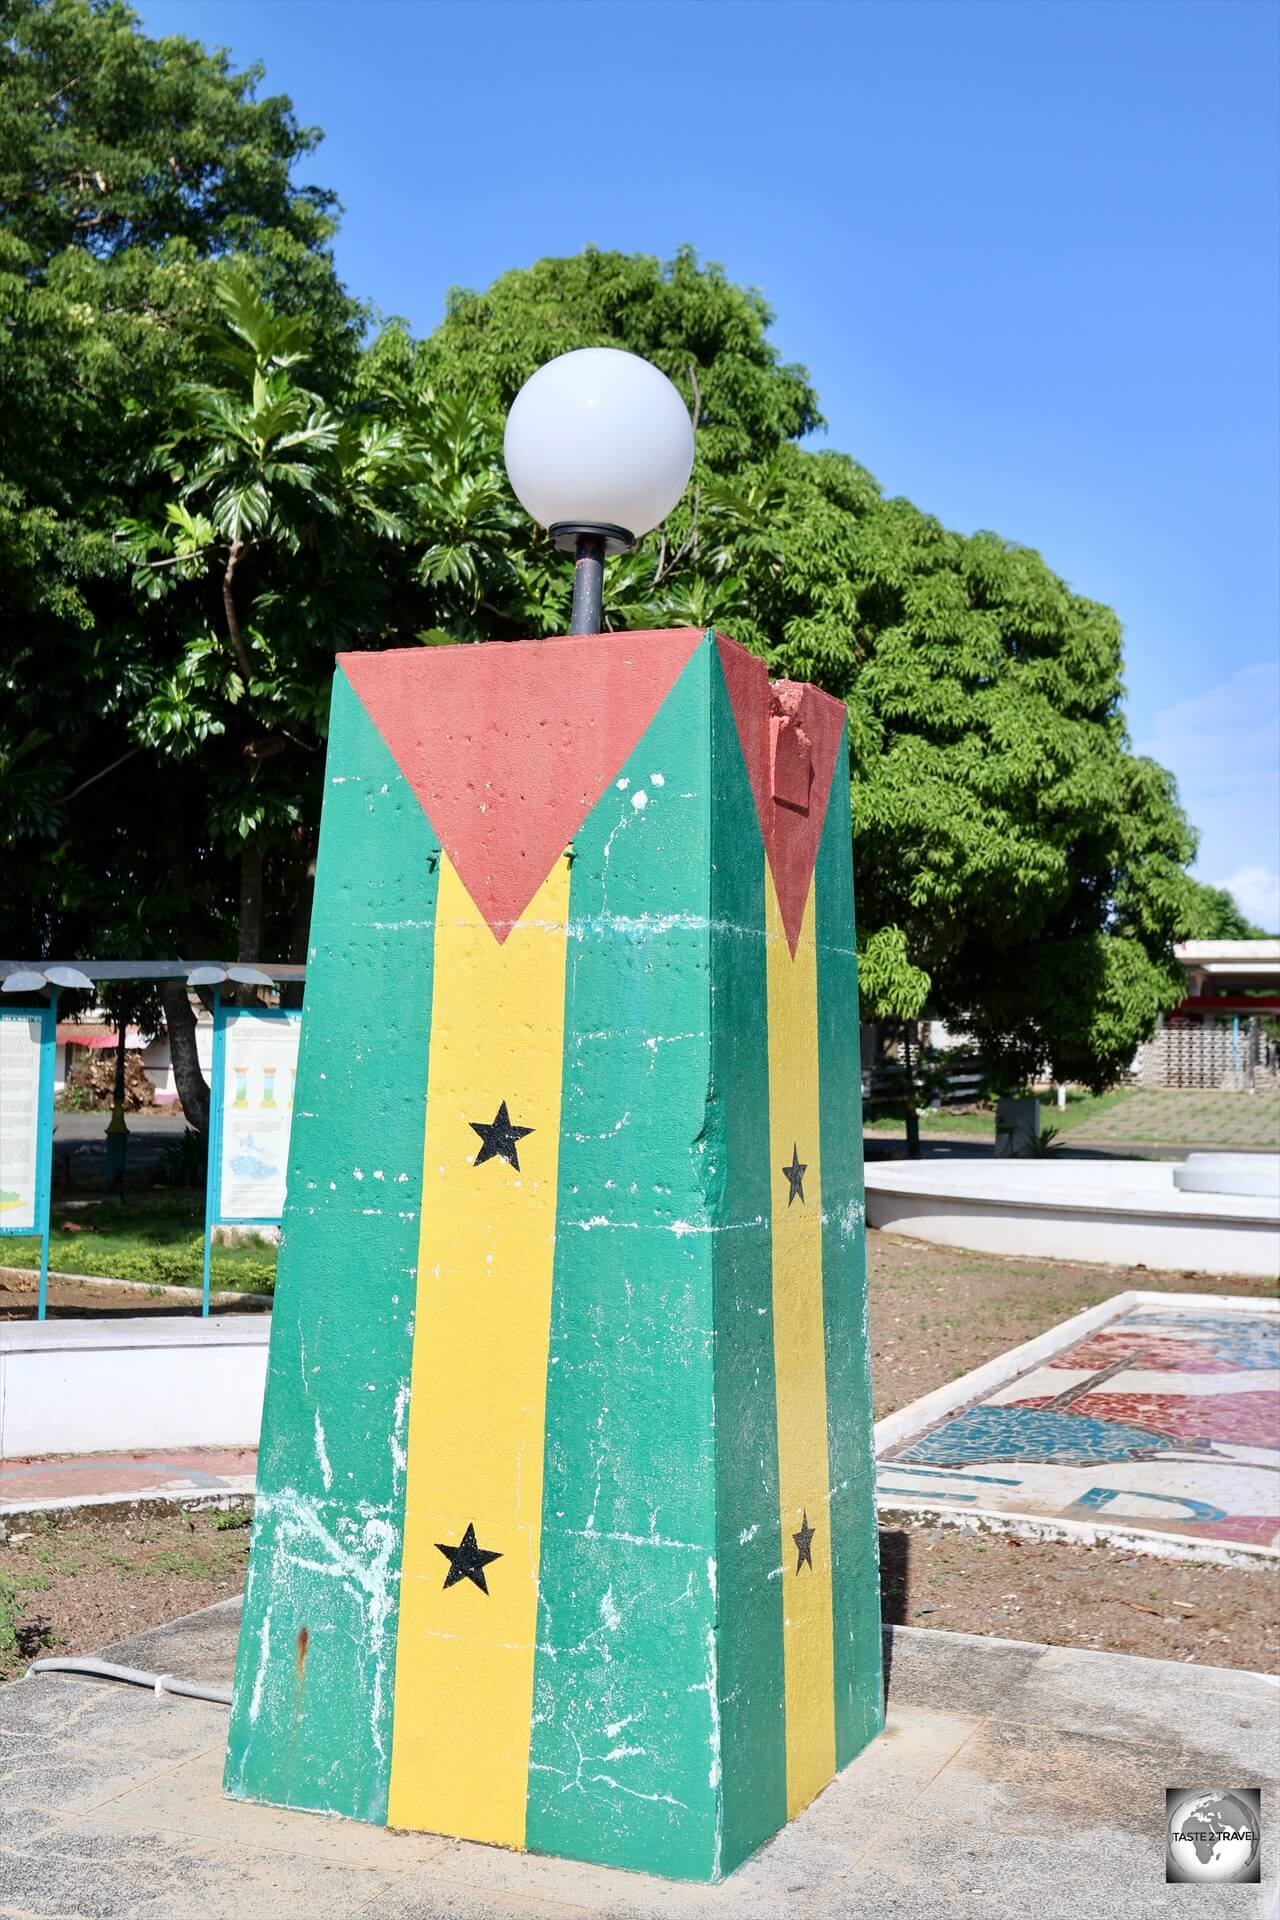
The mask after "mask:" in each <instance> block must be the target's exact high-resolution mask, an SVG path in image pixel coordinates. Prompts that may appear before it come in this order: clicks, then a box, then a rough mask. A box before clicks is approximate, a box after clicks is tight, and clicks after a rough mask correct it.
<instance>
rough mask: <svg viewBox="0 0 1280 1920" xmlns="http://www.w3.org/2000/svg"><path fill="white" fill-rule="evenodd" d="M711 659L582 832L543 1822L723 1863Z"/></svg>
mask: <svg viewBox="0 0 1280 1920" xmlns="http://www.w3.org/2000/svg"><path fill="white" fill-rule="evenodd" d="M712 657H713V656H712V650H711V648H710V647H709V646H708V645H707V644H703V645H702V646H700V647H699V649H698V650H697V652H696V653H695V654H694V655H693V657H692V659H691V660H690V662H689V665H688V666H687V667H686V669H685V671H684V673H683V674H682V676H681V678H680V679H679V681H678V682H677V683H676V686H675V687H674V689H673V690H672V692H671V694H670V695H669V696H668V698H667V700H666V702H665V703H664V705H663V707H662V709H661V711H660V712H659V714H658V716H657V718H656V719H655V720H654V722H653V724H652V725H651V726H650V728H649V730H648V732H647V733H646V734H645V736H644V737H643V739H642V740H641V742H640V744H639V746H638V747H637V748H636V750H635V752H634V753H633V754H632V755H631V758H630V759H629V761H628V762H627V764H626V766H625V767H624V768H623V771H622V775H621V781H622V782H625V785H624V784H618V785H615V786H611V787H610V788H609V789H607V791H606V793H605V795H604V797H603V798H602V799H601V800H600V801H599V802H598V804H597V805H596V807H595V808H594V810H593V812H592V813H591V815H590V816H589V818H588V819H587V821H586V822H585V824H584V825H583V827H582V828H581V829H580V831H579V832H578V833H577V834H576V835H575V837H574V861H573V869H572V892H571V898H570V908H571V916H572V927H571V933H570V941H569V957H568V970H567V982H566V1018H565V1066H564V1092H563V1108H562V1115H561V1130H562V1131H561V1144H560V1175H559V1212H558V1218H557V1226H556V1268H555V1290H554V1296H553V1301H552V1317H551V1357H550V1367H549V1370H548V1385H547V1440H546V1456H545V1479H544V1496H543V1520H542V1570H541V1581H540V1610H539V1629H538V1651H537V1659H536V1666H535V1677H534V1716H533V1730H532V1741H531V1751H530V1776H529V1802H528V1828H527V1840H528V1845H529V1846H530V1847H531V1848H533V1849H534V1850H536V1851H540V1852H544V1853H559V1854H567V1855H570V1856H572V1857H575V1858H578V1859H587V1860H596V1861H603V1862H607V1863H608V1864H610V1865H613V1866H619V1867H631V1868H635V1869H637V1870H646V1871H652V1870H653V1869H654V1868H655V1867H658V1868H659V1870H660V1871H661V1872H663V1873H665V1874H668V1875H671V1876H672V1877H677V1878H694V1879H704V1880H705V1879H709V1878H711V1877H712V1876H713V1874H714V1872H715V1867H716V1853H717V1835H718V1813H719V1768H718V1758H717V1749H718V1737H717V1719H718V1710H719V1688H718V1683H717V1675H716V1657H717V1648H716V1639H715V1620H716V1609H715V1553H716V1521H715V1459H714V1444H715V1426H714V1405H713V1394H712V1385H713V1381H712V1360H713V1347H714V1334H713V1297H712V1293H713V1290H712V1235H711V1233H710V1232H709V1228H710V1227H711V1226H712V1225H713V1224H714V1223H713V1220H712V1219H711V1217H710V1216H709V1214H708V1211H707V1209H706V1207H705V1206H704V1201H703V1186H704V1181H705V1179H706V1173H705V1162H706V1158H707V1155H708V1151H709V1142H708V1140H707V1138H706V1137H705V1133H704V1122H705V1117H706V1097H707V1076H708V1052H709V1047H708V1029H709V1003H710V974H709V944H708V925H707V923H708V912H709V893H708V889H709V884H710V882H709V876H710V838H709V824H710V804H711V803H710V791H711V789H710V771H711V769H710V732H709V726H708V695H709V687H710V666H711V660H712ZM655 776H656V779H655ZM658 782H660V784H658ZM637 801H641V802H642V803H643V804H640V805H638V804H636V803H637Z"/></svg>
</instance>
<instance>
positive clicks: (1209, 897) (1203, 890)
mask: <svg viewBox="0 0 1280 1920" xmlns="http://www.w3.org/2000/svg"><path fill="white" fill-rule="evenodd" d="M1189 886H1190V917H1189V919H1188V921H1187V928H1186V932H1185V933H1184V934H1183V936H1182V937H1183V939H1184V940H1265V939H1266V937H1267V936H1266V934H1265V933H1264V931H1263V929H1262V928H1261V927H1255V926H1254V924H1253V922H1252V920H1250V919H1248V918H1247V917H1246V915H1245V914H1243V913H1242V912H1241V911H1240V908H1239V907H1238V906H1237V905H1236V902H1235V899H1234V898H1233V896H1232V895H1231V894H1230V893H1229V892H1228V891H1227V889H1226V888H1225V887H1209V886H1206V885H1205V883H1204V881H1203V880H1192V881H1191V882H1190V883H1189Z"/></svg>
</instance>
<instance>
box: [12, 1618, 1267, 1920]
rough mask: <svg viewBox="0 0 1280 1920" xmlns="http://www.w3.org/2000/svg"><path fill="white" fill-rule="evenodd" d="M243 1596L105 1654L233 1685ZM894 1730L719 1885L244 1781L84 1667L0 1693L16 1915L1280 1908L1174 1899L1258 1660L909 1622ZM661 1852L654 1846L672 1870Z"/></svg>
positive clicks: (174, 1723)
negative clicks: (1113, 1650) (1176, 1872)
mask: <svg viewBox="0 0 1280 1920" xmlns="http://www.w3.org/2000/svg"><path fill="white" fill-rule="evenodd" d="M237 1623H238V1608H237V1606H236V1605H235V1603H222V1604H221V1605H219V1606H216V1607H212V1608H208V1609H206V1610H205V1611H204V1612H203V1613H200V1614H194V1615H191V1616H189V1617H188V1618H187V1619H185V1620H179V1621H174V1622H170V1623H169V1624H168V1625H167V1626H165V1627H163V1628H158V1629H155V1630H154V1631H152V1632H150V1633H146V1634H140V1635H136V1636H134V1637H133V1638H132V1639H131V1640H128V1641H123V1642H120V1643H118V1644H117V1645H116V1646H115V1647H113V1648H111V1649H110V1655H111V1657H112V1658H114V1659H117V1660H121V1661H124V1662H126V1663H127V1664H131V1665H136V1666H144V1667H149V1668H153V1669H157V1670H164V1671H170V1672H174V1673H180V1674H189V1675H193V1676H197V1677H202V1678H205V1679H208V1680H210V1681H214V1682H222V1683H225V1681H226V1679H227V1678H228V1676H229V1674H230V1671H231V1666H232V1663H233V1660H234V1648H235V1633H236V1627H237ZM890 1647H891V1652H892V1655H893V1661H892V1673H891V1680H890V1705H889V1720H888V1726H887V1728H886V1732H885V1734H884V1735H883V1736H882V1737H881V1738H880V1739H879V1740H877V1741H875V1742H874V1743H873V1745H872V1746H871V1747H870V1748H868V1749H867V1751H866V1752H865V1753H864V1754H863V1755H861V1756H860V1757H859V1759H858V1760H856V1761H855V1762H854V1764H853V1765H852V1766H851V1767H849V1768H848V1769H847V1770H846V1771H845V1773H844V1774H842V1775H841V1777H840V1778H839V1780H837V1781H835V1782H833V1784H832V1785H831V1786H830V1787H829V1788H828V1789H827V1790H826V1792H825V1793H823V1794H821V1795H820V1796H819V1798H818V1799H817V1800H816V1801H815V1802H814V1804H813V1805H812V1806H811V1807H809V1808H807V1809H806V1811H805V1812H804V1813H803V1814H802V1815H801V1816H800V1817H799V1818H798V1819H797V1820H795V1821H793V1822H792V1823H791V1825H790V1826H789V1827H788V1828H787V1829H786V1830H785V1832H783V1833H782V1834H780V1835H779V1836H778V1837H777V1838H776V1839H775V1840H774V1841H772V1842H771V1843H770V1845H769V1846H767V1847H765V1848H763V1849H762V1850H761V1851H760V1853H758V1854H757V1855H756V1856H755V1858H754V1859H752V1860H750V1861H748V1862H747V1863H746V1865H745V1866H743V1867H742V1868H741V1869H739V1871H738V1872H737V1873H735V1874H734V1875H732V1876H731V1877H730V1879H728V1880H727V1881H725V1882H724V1883H723V1884H722V1885H720V1886H718V1887H701V1886H690V1885H687V1884H682V1883H679V1882H673V1881H666V1880H662V1879H659V1878H657V1877H653V1876H649V1875H644V1874H626V1873H618V1872H613V1871H610V1870H607V1869H602V1868H595V1867H590V1866H585V1865H582V1864H576V1863H573V1862H568V1861H559V1860H551V1859H541V1858H536V1857H530V1856H524V1855H518V1854H513V1853H507V1852H503V1851H502V1850H500V1849H494V1848H489V1847H480V1846H472V1845H468V1844H466V1843H463V1842H459V1841H453V1840H447V1839H443V1838H440V1837H438V1836H432V1835H408V1834H396V1833H388V1832H386V1831H384V1830H382V1829H378V1828H371V1827H365V1826H360V1825H357V1824H354V1823H351V1822H348V1821H341V1820H323V1819H320V1818H317V1817H316V1816H314V1815H308V1814H300V1813H292V1812H288V1811H286V1810H283V1809H278V1808H268V1807H250V1806H245V1805H243V1804H242V1803H238V1802H229V1801H226V1800H224V1799H223V1798H222V1796H221V1791H220V1782H221V1756H222V1744H223V1740H224V1737H225V1726H226V1716H225V1710H224V1709H221V1708H219V1707H216V1706H213V1705H207V1704H202V1703H198V1702H191V1701H186V1700H181V1699H174V1698H172V1697H170V1698H166V1699H163V1700H157V1699H156V1698H155V1696H154V1695H153V1694H151V1693H148V1692H146V1691H143V1690H141V1689H137V1688H123V1687H114V1686H111V1685H105V1684H102V1683H98V1682H94V1681H91V1680H85V1679H81V1678H78V1677H69V1676H62V1675H58V1676H49V1677H48V1678H40V1679H34V1680H30V1681H25V1682H21V1683H18V1684H16V1685H13V1686H9V1687H5V1688H0V1916H3V1920H72V1917H73V1916H74V1917H75V1920H277V1916H286V1915H287V1916H289V1920H295V1916H297V1915H298V1914H305V1916H306V1920H330V1916H338V1915H341V1916H342V1917H343V1920H522V1917H523V1920H555V1916H557V1915H561V1916H564V1920H572V1917H573V1916H575V1915H577V1916H592V1920H779V1916H785V1920H851V1916H854V1915H857V1914H862V1913H874V1914H875V1915H876V1916H877V1920H895V1916H901V1917H902V1920H934V1917H935V1916H936V1920H943V1917H944V1916H945V1920H980V1917H982V1920H1004V1917H1005V1916H1009V1917H1010V1920H1024V1917H1025V1920H1146V1917H1147V1916H1148V1915H1150V1916H1153V1920H1161V1917H1162V1916H1165V1915H1175V1914H1176V1915H1177V1916H1179V1920H1184V1916H1187V1915H1190V1914H1191V1913H1192V1912H1194V1914H1195V1916H1196V1920H1200V1916H1205V1920H1224V1917H1225V1916H1227V1915H1229V1916H1230V1920H1269V1915H1268V1896H1269V1888H1266V1887H1264V1888H1262V1889H1250V1888H1238V1887H1233V1888H1222V1889H1213V1888H1197V1889H1196V1890H1195V1896H1194V1902H1193V1901H1191V1900H1190V1899H1188V1897H1187V1889H1185V1888H1179V1887H1170V1888H1166V1887H1165V1885H1164V1878H1163V1874H1164V1866H1163V1859H1164V1855H1163V1813H1164V1788H1165V1787H1166V1786H1176V1785H1200V1784H1204V1785H1205V1786H1206V1787H1213V1786H1223V1787H1229V1786H1241V1785H1246V1784H1248V1785H1252V1784H1255V1783H1260V1784H1263V1786H1264V1825H1266V1826H1268V1829H1269V1832H1270V1838H1269V1840H1268V1843H1267V1853H1266V1860H1267V1866H1268V1870H1269V1871H1273V1856H1274V1851H1275V1839H1276V1833H1275V1829H1276V1828H1277V1827H1278V1826H1280V1801H1278V1799H1277V1794H1276V1785H1275V1771H1276V1762H1275V1758H1274V1743H1275V1732H1276V1722H1277V1717H1278V1716H1277V1711H1276V1709H1277V1707H1278V1706H1280V1693H1278V1692H1277V1688H1276V1686H1275V1684H1274V1683H1273V1682H1271V1681H1269V1680H1267V1679H1265V1678H1264V1677H1262V1676H1260V1675H1253V1674H1241V1673H1230V1672H1224V1671H1220V1670H1215V1669H1210V1668H1197V1667H1193V1666H1182V1665H1172V1664H1170V1663H1167V1662H1163V1661H1149V1660H1134V1659H1130V1658H1126V1657H1124V1656H1118V1655H1109V1654H1095V1653H1081V1652H1074V1651H1068V1650H1064V1649H1051V1648H1046V1647H1042V1646H1037V1645H1033V1644H1029V1643H1026V1642H1019V1641H1002V1640H994V1639H993V1640H987V1639H980V1638H976V1637H970V1636H966V1635H961V1634H944V1633H930V1632H927V1631H924V1630H921V1629H909V1628H900V1629H897V1630H895V1631H894V1633H893V1634H892V1637H891V1641H890ZM655 1864H657V1863H655Z"/></svg>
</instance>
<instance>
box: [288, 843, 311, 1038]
mask: <svg viewBox="0 0 1280 1920" xmlns="http://www.w3.org/2000/svg"><path fill="white" fill-rule="evenodd" d="M299 838H300V840H301V849H300V851H301V856H302V857H301V862H300V866H301V872H300V874H299V879H298V891H297V893H296V894H295V895H294V900H293V911H292V912H291V913H290V915H289V954H288V957H289V959H290V960H302V961H305V960H306V957H307V946H308V942H309V941H310V938H311V907H312V902H313V900H314V897H315V890H316V843H315V835H314V834H312V833H307V832H304V831H303V830H302V829H299ZM280 1005H281V1006H282V1007H300V1006H301V1005H302V987H301V985H300V984H299V985H295V984H294V983H293V982H292V981H290V982H289V984H288V985H286V986H284V987H283V988H281V991H280Z"/></svg>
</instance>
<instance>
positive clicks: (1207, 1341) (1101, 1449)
mask: <svg viewBox="0 0 1280 1920" xmlns="http://www.w3.org/2000/svg"><path fill="white" fill-rule="evenodd" d="M878 1493H879V1495H880V1498H881V1500H884V1499H885V1498H886V1496H893V1495H896V1496H897V1497H899V1498H901V1499H908V1498H909V1499H913V1500H928V1501H929V1502H930V1503H936V1504H938V1505H940V1506H946V1507H954V1508H961V1507H965V1506H969V1507H975V1508H981V1509H982V1510H984V1511H997V1512H1000V1513H1006V1514H1019V1513H1020V1514H1026V1515H1036V1516H1038V1517H1040V1518H1043V1519H1054V1520H1074V1521H1093V1522H1103V1523H1107V1524H1111V1525H1115V1526H1124V1527H1126V1528H1138V1529H1141V1530H1142V1531H1151V1532H1156V1533H1170V1534H1179V1535H1182V1536H1189V1537H1191V1538H1193V1539H1194V1538H1204V1539H1207V1540H1213V1541H1218V1542H1223V1543H1228V1542H1236V1543H1239V1544H1242V1545H1245V1546H1253V1547H1263V1548H1276V1547H1280V1314H1277V1313H1276V1312H1275V1311H1270V1312H1268V1311H1267V1310H1266V1309H1265V1308H1263V1307H1261V1306H1260V1307H1259V1308H1258V1309H1256V1310H1249V1309H1240V1310H1232V1311H1224V1310H1222V1308H1221V1305H1220V1303H1219V1302H1217V1301H1215V1300H1214V1299H1213V1298H1212V1297H1210V1296H1203V1298H1202V1299H1201V1300H1197V1299H1195V1297H1194V1296H1184V1297H1183V1298H1182V1300H1181V1301H1180V1302H1179V1303H1177V1304H1174V1303H1164V1304H1160V1305H1147V1304H1143V1305H1137V1306H1131V1307H1129V1308H1128V1309H1127V1310H1121V1311H1118V1312H1117V1315H1116V1317H1115V1318H1114V1319H1113V1320H1110V1321H1108V1322H1107V1323H1106V1324H1105V1325H1104V1326H1102V1327H1101V1328H1098V1329H1095V1330H1094V1331H1093V1332H1092V1333H1090V1334H1088V1335H1087V1336H1086V1337H1085V1338H1084V1339H1081V1340H1077V1341H1075V1342H1074V1343H1072V1344H1070V1345H1067V1346H1064V1347H1063V1349H1062V1350H1061V1351H1060V1352H1058V1353H1057V1354H1055V1355H1054V1356H1053V1357H1052V1358H1051V1359H1049V1360H1048V1361H1046V1362H1043V1363H1041V1364H1040V1365H1038V1366H1036V1367H1034V1368H1033V1369H1031V1370H1030V1371H1029V1372H1026V1373H1024V1374H1022V1375H1020V1376H1019V1377H1017V1378H1015V1379H1013V1380H1010V1381H1007V1382H1006V1383H1005V1384H1004V1385H1003V1386H1000V1387H997V1388H995V1389H993V1390H992V1391H990V1392H988V1393H985V1394H983V1395H982V1396H981V1397H980V1398H978V1399H975V1400H973V1401H971V1402H970V1403H969V1404H968V1405H966V1406H962V1407H960V1408H959V1409H957V1410H956V1411H955V1412H953V1413H951V1414H949V1415H947V1416H946V1417H945V1418H944V1419H942V1420H940V1421H939V1422H938V1423H937V1424H936V1425H935V1426H933V1427H932V1428H930V1429H929V1430H927V1431H926V1432H924V1433H920V1434H916V1435H914V1436H913V1437H911V1438H909V1439H907V1440H905V1441H903V1442H901V1443H900V1444H899V1445H898V1446H896V1447H892V1448H890V1449H888V1451H887V1452H886V1454H885V1455H884V1457H883V1458H882V1460H881V1462H880V1469H879V1476H878Z"/></svg>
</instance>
